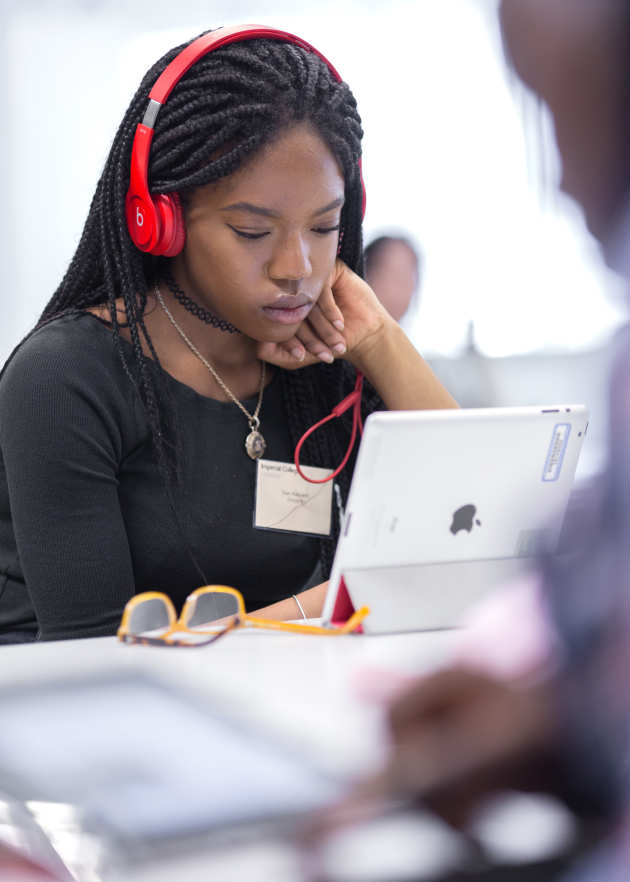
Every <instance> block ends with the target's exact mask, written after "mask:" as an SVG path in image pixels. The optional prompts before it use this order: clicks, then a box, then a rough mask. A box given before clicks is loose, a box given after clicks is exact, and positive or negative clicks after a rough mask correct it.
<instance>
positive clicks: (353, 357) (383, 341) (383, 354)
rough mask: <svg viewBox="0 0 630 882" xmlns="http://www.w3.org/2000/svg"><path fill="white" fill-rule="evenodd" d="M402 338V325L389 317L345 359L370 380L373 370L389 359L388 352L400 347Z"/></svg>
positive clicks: (350, 351)
mask: <svg viewBox="0 0 630 882" xmlns="http://www.w3.org/2000/svg"><path fill="white" fill-rule="evenodd" d="M401 336H402V337H404V336H405V335H404V332H403V330H402V329H401V327H400V325H399V324H398V322H396V321H395V320H394V319H393V318H391V316H389V315H387V316H385V317H384V319H383V322H382V323H381V325H380V326H379V327H378V328H377V329H376V330H375V331H372V332H371V333H369V334H368V335H367V336H366V337H364V338H363V340H361V342H360V343H358V344H357V345H356V346H354V347H353V348H352V350H349V351H348V352H347V353H346V354H345V356H344V358H345V359H346V361H349V362H350V363H351V364H352V365H353V366H354V367H355V368H356V369H357V370H358V371H361V373H362V374H365V376H366V377H368V379H369V377H370V374H371V372H372V370H373V369H374V368H375V367H378V365H379V363H380V362H381V361H382V360H383V358H387V353H388V351H389V350H394V349H395V348H396V346H398V345H400V337H401Z"/></svg>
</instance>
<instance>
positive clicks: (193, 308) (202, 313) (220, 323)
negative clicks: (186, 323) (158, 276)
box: [164, 273, 240, 334]
mask: <svg viewBox="0 0 630 882" xmlns="http://www.w3.org/2000/svg"><path fill="white" fill-rule="evenodd" d="M164 281H165V282H166V285H167V287H168V289H169V291H170V292H171V294H172V295H173V297H174V298H175V300H177V302H178V303H181V305H182V306H183V307H184V309H187V310H188V312H191V313H192V314H193V315H194V316H196V317H197V318H198V319H201V321H202V322H205V323H206V324H207V325H212V327H213V328H218V329H219V330H220V331H227V332H228V334H238V333H240V332H239V329H238V328H235V327H234V325H233V324H231V323H230V322H227V321H226V320H225V319H221V318H219V317H218V316H216V315H215V314H214V313H213V312H210V310H209V309H204V308H203V306H199V304H198V303H195V301H194V300H192V299H191V298H190V297H189V296H188V295H187V294H184V292H183V291H182V289H181V288H180V287H179V285H178V284H177V283H176V281H175V279H173V277H172V276H171V275H170V274H168V273H164Z"/></svg>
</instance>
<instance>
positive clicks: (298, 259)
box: [267, 233, 313, 293]
mask: <svg viewBox="0 0 630 882" xmlns="http://www.w3.org/2000/svg"><path fill="white" fill-rule="evenodd" d="M312 270H313V268H312V266H311V261H310V256H309V248H308V245H307V243H306V242H305V241H304V238H303V236H301V235H300V234H299V233H295V234H291V235H287V236H285V237H283V239H282V240H281V241H280V242H278V244H277V246H276V248H275V249H274V251H273V254H272V255H271V259H270V261H269V263H268V264H267V272H268V274H269V278H270V279H273V280H274V281H275V282H276V284H278V285H279V286H280V287H282V288H283V289H285V290H287V291H288V292H291V291H295V292H296V293H297V289H298V286H299V283H300V282H301V281H302V279H307V278H308V277H309V276H310V275H311V272H312Z"/></svg>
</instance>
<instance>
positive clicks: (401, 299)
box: [363, 235, 422, 333]
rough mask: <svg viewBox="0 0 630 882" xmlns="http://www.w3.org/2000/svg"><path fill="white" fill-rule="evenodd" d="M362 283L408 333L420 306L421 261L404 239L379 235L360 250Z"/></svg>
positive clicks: (413, 248)
mask: <svg viewBox="0 0 630 882" xmlns="http://www.w3.org/2000/svg"><path fill="white" fill-rule="evenodd" d="M363 261H364V272H365V281H366V282H367V283H368V285H369V286H370V288H371V289H372V290H373V291H374V293H375V294H376V296H377V297H378V299H379V300H380V301H381V303H382V304H383V306H384V307H385V309H386V310H387V311H388V313H389V314H390V315H391V316H392V318H394V319H396V321H397V322H399V323H400V325H401V326H402V327H403V328H404V330H405V331H406V333H410V331H411V330H412V325H413V323H414V321H415V318H416V314H417V312H418V306H419V304H420V282H421V270H422V260H421V257H420V253H419V251H418V249H417V248H416V247H415V246H414V245H413V244H412V243H411V240H410V239H409V238H408V237H407V236H398V235H397V236H394V235H391V236H378V237H377V238H376V239H372V241H371V242H370V243H369V245H366V247H365V250H364V251H363Z"/></svg>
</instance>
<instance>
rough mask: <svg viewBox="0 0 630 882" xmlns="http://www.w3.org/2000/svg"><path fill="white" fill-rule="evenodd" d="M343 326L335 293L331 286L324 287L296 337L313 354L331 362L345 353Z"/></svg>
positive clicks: (321, 359)
mask: <svg viewBox="0 0 630 882" xmlns="http://www.w3.org/2000/svg"><path fill="white" fill-rule="evenodd" d="M343 327H344V321H343V315H342V313H341V310H340V309H339V307H338V306H337V304H336V303H335V299H334V297H333V293H332V291H331V289H330V288H324V290H323V291H322V293H321V295H320V297H319V300H318V301H317V303H316V304H315V305H314V306H313V308H312V309H311V311H310V313H309V316H308V319H307V320H306V321H305V322H303V323H302V325H301V326H300V328H299V329H298V331H297V333H296V337H297V339H298V340H299V342H300V343H301V344H302V345H303V346H304V348H305V349H306V350H307V351H308V352H310V353H311V355H314V356H315V357H316V358H318V359H319V360H320V361H324V362H326V363H328V364H331V363H332V362H333V361H334V360H335V358H340V357H341V356H342V355H344V354H345V352H346V349H347V347H346V341H345V339H344V336H343V333H342V330H343Z"/></svg>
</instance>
